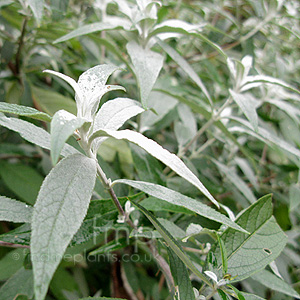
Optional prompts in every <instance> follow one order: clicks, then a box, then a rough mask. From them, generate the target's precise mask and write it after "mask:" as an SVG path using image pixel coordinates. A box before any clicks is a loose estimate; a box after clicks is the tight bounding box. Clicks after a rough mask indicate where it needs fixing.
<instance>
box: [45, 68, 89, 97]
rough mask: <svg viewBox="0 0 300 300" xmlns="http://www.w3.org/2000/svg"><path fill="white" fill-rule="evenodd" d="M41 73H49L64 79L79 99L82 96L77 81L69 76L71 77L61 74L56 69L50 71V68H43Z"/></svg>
mask: <svg viewBox="0 0 300 300" xmlns="http://www.w3.org/2000/svg"><path fill="white" fill-rule="evenodd" d="M43 73H49V74H52V75H55V76H57V77H59V78H61V79H63V80H64V81H66V82H67V83H68V84H69V85H70V86H71V87H72V88H73V90H74V91H75V93H76V95H77V96H78V98H79V99H82V98H83V94H82V91H81V89H80V87H79V85H78V83H77V82H76V81H75V80H74V79H73V78H71V77H69V76H67V75H65V74H62V73H59V72H56V71H52V70H44V71H43Z"/></svg>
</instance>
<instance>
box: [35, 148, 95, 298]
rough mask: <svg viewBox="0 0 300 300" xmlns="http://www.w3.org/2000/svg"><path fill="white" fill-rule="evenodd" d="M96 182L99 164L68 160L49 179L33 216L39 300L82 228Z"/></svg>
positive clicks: (79, 158) (74, 157) (83, 159)
mask: <svg viewBox="0 0 300 300" xmlns="http://www.w3.org/2000/svg"><path fill="white" fill-rule="evenodd" d="M95 179H96V161H95V160H94V159H91V158H88V157H86V156H83V155H81V154H74V155H71V156H68V157H66V158H65V159H63V160H62V161H61V162H60V163H58V164H57V165H56V167H55V168H54V169H52V171H51V172H50V173H49V174H48V176H47V177H46V179H45V181H44V183H43V185H42V187H41V190H40V192H39V195H38V198H37V202H36V204H35V206H34V211H33V216H32V234H31V260H32V263H33V271H34V286H35V296H36V300H43V299H44V298H45V295H46V293H47V289H48V286H49V283H50V281H51V278H52V276H53V274H54V272H55V270H56V268H57V266H58V265H59V263H60V261H61V259H62V256H63V254H64V252H65V250H66V248H67V246H68V244H69V243H70V242H71V240H72V237H73V236H74V234H75V233H76V232H77V230H78V229H79V227H80V225H81V223H82V221H83V219H84V217H85V215H86V212H87V209H88V206H89V202H90V198H91V195H92V192H93V189H94V185H95Z"/></svg>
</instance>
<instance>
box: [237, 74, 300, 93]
mask: <svg viewBox="0 0 300 300" xmlns="http://www.w3.org/2000/svg"><path fill="white" fill-rule="evenodd" d="M256 83H270V84H275V85H279V86H282V87H284V88H287V89H289V90H291V91H293V92H295V93H298V94H300V91H299V90H297V89H296V88H294V87H293V86H291V85H289V84H287V83H286V82H284V81H282V80H280V79H277V78H273V77H270V76H265V75H255V76H247V77H246V78H245V82H244V85H243V87H242V89H241V91H246V90H248V89H249V88H251V87H252V86H253V84H256Z"/></svg>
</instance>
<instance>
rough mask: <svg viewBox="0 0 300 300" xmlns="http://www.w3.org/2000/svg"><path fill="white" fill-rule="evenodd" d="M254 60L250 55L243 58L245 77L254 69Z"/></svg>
mask: <svg viewBox="0 0 300 300" xmlns="http://www.w3.org/2000/svg"><path fill="white" fill-rule="evenodd" d="M252 62H253V58H252V56H250V55H246V56H244V57H243V58H242V60H241V63H242V65H243V66H244V77H245V76H248V74H249V71H250V69H251V67H252Z"/></svg>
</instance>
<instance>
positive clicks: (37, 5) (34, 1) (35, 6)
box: [27, 0, 44, 25]
mask: <svg viewBox="0 0 300 300" xmlns="http://www.w3.org/2000/svg"><path fill="white" fill-rule="evenodd" d="M27 2H28V4H29V6H30V8H31V10H32V12H33V15H34V17H35V18H36V21H37V24H38V25H40V23H41V20H42V17H43V12H44V0H27Z"/></svg>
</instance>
